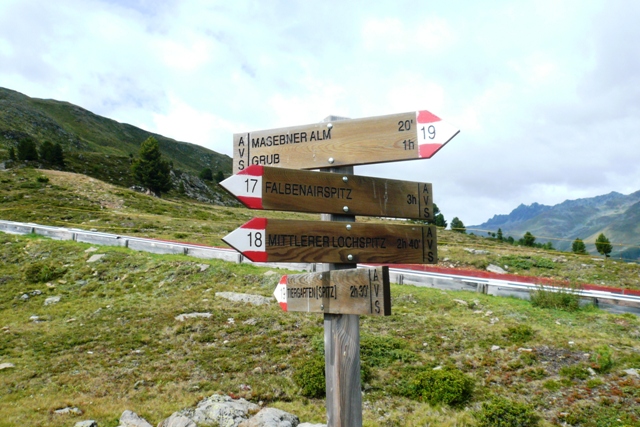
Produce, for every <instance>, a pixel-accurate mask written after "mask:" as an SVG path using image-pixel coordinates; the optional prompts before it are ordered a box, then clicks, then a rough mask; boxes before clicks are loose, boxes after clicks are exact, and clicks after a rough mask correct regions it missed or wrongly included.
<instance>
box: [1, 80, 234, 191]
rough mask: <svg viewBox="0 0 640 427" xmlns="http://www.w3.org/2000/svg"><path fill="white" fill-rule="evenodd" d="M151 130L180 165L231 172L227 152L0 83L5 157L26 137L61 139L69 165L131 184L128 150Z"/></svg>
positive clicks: (134, 151)
mask: <svg viewBox="0 0 640 427" xmlns="http://www.w3.org/2000/svg"><path fill="white" fill-rule="evenodd" d="M150 135H153V136H154V137H155V138H156V139H157V140H158V142H159V144H160V149H161V151H162V153H163V155H164V156H165V157H167V158H168V159H170V160H171V161H172V162H173V165H174V168H175V169H178V170H181V171H184V172H189V173H192V174H197V173H199V172H200V171H201V170H202V169H204V168H207V167H209V168H211V169H212V170H213V171H214V174H215V173H216V172H217V171H222V172H223V173H224V174H225V175H229V174H231V167H232V166H231V158H230V157H228V156H225V155H222V154H219V153H216V152H214V151H211V150H209V149H206V148H204V147H200V146H198V145H194V144H190V143H187V142H181V141H176V140H173V139H171V138H166V137H164V136H162V135H158V134H153V133H151V132H148V131H145V130H143V129H139V128H137V127H135V126H131V125H128V124H126V123H119V122H116V121H115V120H111V119H107V118H105V117H101V116H98V115H96V114H93V113H92V112H90V111H88V110H85V109H83V108H81V107H78V106H76V105H73V104H70V103H68V102H61V101H56V100H50V99H37V98H30V97H28V96H26V95H23V94H21V93H18V92H15V91H12V90H9V89H5V88H1V87H0V160H1V159H5V158H8V154H7V153H8V149H9V147H10V146H16V144H17V143H18V141H19V140H21V139H31V140H33V141H35V142H36V143H38V144H40V143H42V142H44V141H49V142H51V143H53V144H55V143H60V144H61V145H62V147H63V149H64V151H65V153H66V160H67V163H68V167H67V169H68V170H70V171H74V172H80V173H85V174H89V175H91V176H93V177H96V178H99V179H102V180H104V181H107V182H111V183H114V184H118V185H131V183H130V182H129V180H130V178H129V176H128V175H129V165H130V163H129V161H130V160H129V156H130V155H131V154H133V155H137V153H138V149H139V147H140V144H141V143H142V142H143V141H144V140H145V139H146V138H147V137H149V136H150ZM229 143H230V144H231V141H229ZM121 178H122V179H121Z"/></svg>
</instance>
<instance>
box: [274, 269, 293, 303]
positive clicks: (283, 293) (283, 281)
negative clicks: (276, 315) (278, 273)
mask: <svg viewBox="0 0 640 427" xmlns="http://www.w3.org/2000/svg"><path fill="white" fill-rule="evenodd" d="M273 296H274V297H276V301H278V304H280V308H282V311H289V310H288V309H287V276H282V277H281V278H280V281H279V282H278V286H276V290H275V291H273Z"/></svg>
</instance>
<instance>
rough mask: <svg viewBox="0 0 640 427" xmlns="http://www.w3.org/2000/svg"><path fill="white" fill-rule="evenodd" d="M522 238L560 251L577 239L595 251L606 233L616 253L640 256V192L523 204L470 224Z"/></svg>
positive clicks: (472, 229)
mask: <svg viewBox="0 0 640 427" xmlns="http://www.w3.org/2000/svg"><path fill="white" fill-rule="evenodd" d="M498 228H500V229H501V230H502V233H503V235H504V236H505V237H506V236H509V235H511V236H513V237H515V238H516V239H517V238H519V237H522V236H523V235H524V234H525V233H526V232H527V231H529V232H531V233H532V234H533V235H534V236H536V237H537V241H539V242H546V241H550V242H551V243H553V245H554V247H555V248H557V249H560V250H571V244H572V242H573V240H574V239H576V238H580V239H582V240H583V241H584V242H585V243H586V244H587V250H588V251H589V252H590V253H593V254H595V253H597V251H596V250H595V245H594V242H595V239H596V238H597V236H598V235H599V234H600V233H604V234H605V235H606V236H607V238H608V239H609V240H610V241H611V243H612V244H613V246H614V249H613V251H612V255H613V256H621V257H624V258H630V259H637V258H639V257H640V248H639V247H638V245H639V243H640V191H636V192H633V193H631V194H628V195H624V194H621V193H619V192H616V191H612V192H610V193H607V194H603V195H599V196H595V197H587V198H580V199H573V200H565V201H563V202H561V203H558V204H556V205H553V206H548V205H541V204H538V203H532V204H531V205H524V204H521V205H519V206H518V207H517V208H515V209H514V210H513V211H511V212H510V213H509V214H506V215H505V214H499V215H494V216H493V217H492V218H490V219H489V220H487V221H486V222H484V223H482V224H479V225H472V226H469V227H467V231H469V232H476V233H480V234H483V233H486V232H495V231H497V229H498Z"/></svg>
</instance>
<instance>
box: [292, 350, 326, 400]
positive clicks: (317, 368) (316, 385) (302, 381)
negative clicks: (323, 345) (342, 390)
mask: <svg viewBox="0 0 640 427" xmlns="http://www.w3.org/2000/svg"><path fill="white" fill-rule="evenodd" d="M293 381H294V382H295V383H296V384H297V385H298V387H300V388H301V389H302V391H301V393H302V395H303V396H305V397H309V398H320V397H323V396H324V395H325V390H326V388H327V386H326V379H325V373H324V359H323V358H322V357H314V358H312V359H306V360H303V361H302V362H301V363H299V364H298V366H297V367H296V368H295V372H294V373H293Z"/></svg>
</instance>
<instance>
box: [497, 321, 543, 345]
mask: <svg viewBox="0 0 640 427" xmlns="http://www.w3.org/2000/svg"><path fill="white" fill-rule="evenodd" d="M535 334H536V331H534V330H533V328H532V327H531V326H529V325H517V326H509V327H508V328H507V330H506V331H505V332H504V337H505V338H506V339H508V340H509V341H510V342H512V343H515V344H520V343H525V342H527V341H529V340H530V339H531V338H533V336H534V335H535Z"/></svg>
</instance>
